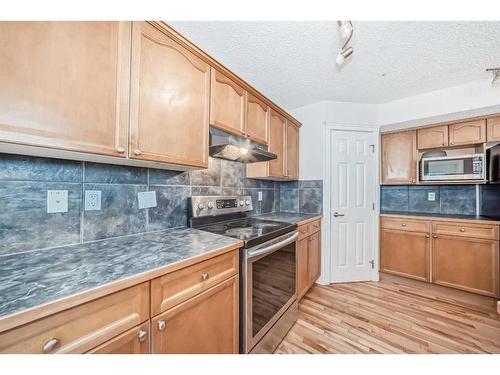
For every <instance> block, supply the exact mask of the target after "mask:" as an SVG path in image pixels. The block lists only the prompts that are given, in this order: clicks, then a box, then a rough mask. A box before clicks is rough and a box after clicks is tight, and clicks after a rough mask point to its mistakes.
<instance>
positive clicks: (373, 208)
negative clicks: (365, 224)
mask: <svg viewBox="0 0 500 375" xmlns="http://www.w3.org/2000/svg"><path fill="white" fill-rule="evenodd" d="M372 210H373V211H375V202H373V203H372Z"/></svg>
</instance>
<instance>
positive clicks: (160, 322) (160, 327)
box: [158, 320, 167, 331]
mask: <svg viewBox="0 0 500 375" xmlns="http://www.w3.org/2000/svg"><path fill="white" fill-rule="evenodd" d="M166 327H167V323H166V322H165V321H164V320H158V331H165V328H166Z"/></svg>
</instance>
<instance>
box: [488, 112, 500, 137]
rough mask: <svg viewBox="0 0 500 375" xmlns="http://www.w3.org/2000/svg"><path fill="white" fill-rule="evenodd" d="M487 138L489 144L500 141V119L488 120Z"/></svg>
mask: <svg viewBox="0 0 500 375" xmlns="http://www.w3.org/2000/svg"><path fill="white" fill-rule="evenodd" d="M487 124H488V127H487V130H486V135H487V136H486V138H487V141H488V142H496V141H500V117H495V118H490V119H488V120H487Z"/></svg>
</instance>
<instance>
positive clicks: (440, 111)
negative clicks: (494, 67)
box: [378, 78, 500, 130]
mask: <svg viewBox="0 0 500 375" xmlns="http://www.w3.org/2000/svg"><path fill="white" fill-rule="evenodd" d="M498 112H500V84H495V85H491V79H489V78H488V79H484V80H478V81H472V82H468V83H465V84H462V85H458V86H453V87H448V88H446V89H442V90H435V91H430V92H427V93H424V94H420V95H415V96H411V97H408V98H403V99H398V100H394V101H392V102H388V103H384V104H380V105H379V106H378V118H379V125H380V126H381V129H382V130H393V129H404V128H408V127H412V126H418V125H425V124H429V123H434V122H441V121H453V120H457V119H463V118H467V117H474V116H481V115H487V114H491V113H498Z"/></svg>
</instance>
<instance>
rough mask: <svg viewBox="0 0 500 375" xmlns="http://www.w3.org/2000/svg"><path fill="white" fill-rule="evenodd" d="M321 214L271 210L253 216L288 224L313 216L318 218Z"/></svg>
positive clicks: (312, 217)
mask: <svg viewBox="0 0 500 375" xmlns="http://www.w3.org/2000/svg"><path fill="white" fill-rule="evenodd" d="M321 216H322V214H299V213H295V212H272V213H269V214H261V215H255V217H258V218H261V219H266V220H275V221H284V222H285V223H290V224H298V223H300V222H302V221H306V220H311V219H314V218H318V219H319V218H320V217H321Z"/></svg>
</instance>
